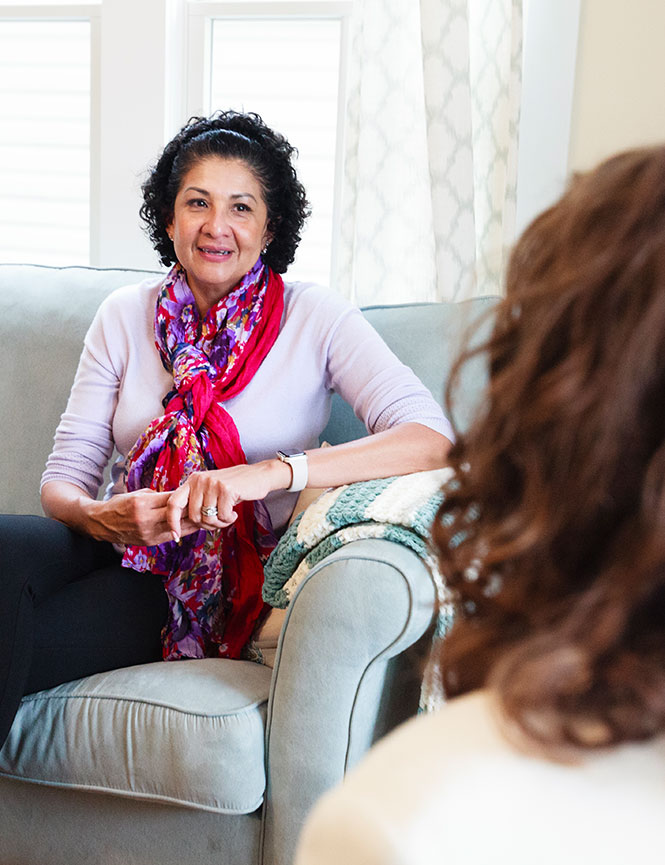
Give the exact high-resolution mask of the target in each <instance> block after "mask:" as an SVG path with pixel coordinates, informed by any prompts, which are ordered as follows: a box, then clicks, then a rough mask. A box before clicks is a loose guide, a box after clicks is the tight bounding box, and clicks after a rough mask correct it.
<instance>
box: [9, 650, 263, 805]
mask: <svg viewBox="0 0 665 865" xmlns="http://www.w3.org/2000/svg"><path fill="white" fill-rule="evenodd" d="M271 674H272V670H271V669H269V668H267V667H263V666H261V665H259V664H255V663H252V662H250V661H230V660H219V659H205V660H193V661H170V662H161V663H155V664H143V665H140V666H136V667H127V668H125V669H122V670H113V671H111V672H109V673H99V674H97V675H95V676H90V677H88V678H86V679H79V680H78V681H76V682H69V683H67V684H65V685H59V686H58V687H57V688H52V689H50V690H47V691H40V692H38V693H36V694H30V695H29V696H27V697H25V698H24V699H23V701H22V703H21V707H20V709H19V712H18V714H17V716H16V719H15V721H14V724H13V725H12V729H11V731H10V734H9V737H8V739H7V741H6V742H5V745H4V747H3V748H2V750H1V751H0V774H2V775H5V776H8V777H14V778H20V779H23V780H25V781H32V782H35V783H40V784H50V785H54V786H57V787H76V788H85V789H92V790H97V791H102V792H108V793H114V794H116V795H120V796H131V797H140V798H146V799H153V800H159V801H167V802H173V803H177V804H180V805H186V806H189V807H193V808H201V809H203V810H206V811H215V812H218V813H223V814H247V813H250V812H252V811H254V810H256V808H258V806H259V805H260V804H261V801H262V799H263V793H264V789H265V783H266V778H265V764H264V729H265V708H266V703H267V699H268V691H269V688H270V678H271Z"/></svg>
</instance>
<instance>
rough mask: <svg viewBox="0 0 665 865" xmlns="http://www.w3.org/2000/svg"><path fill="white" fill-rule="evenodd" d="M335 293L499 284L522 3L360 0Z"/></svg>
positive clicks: (424, 291)
mask: <svg viewBox="0 0 665 865" xmlns="http://www.w3.org/2000/svg"><path fill="white" fill-rule="evenodd" d="M351 27H352V37H351V50H350V59H349V87H348V98H347V117H346V132H345V135H346V150H345V178H344V196H343V205H342V229H341V231H342V233H341V248H340V258H339V270H338V286H337V287H338V289H339V291H341V292H342V293H343V294H346V295H347V296H349V297H350V298H351V299H352V300H354V301H355V302H356V303H358V304H360V305H365V304H371V303H403V302H407V301H408V302H410V301H429V300H460V299H463V298H467V297H473V296H477V295H483V294H497V293H499V292H500V291H501V282H502V274H503V269H504V261H505V254H506V249H507V247H509V246H510V244H511V243H512V241H513V232H514V222H515V192H516V183H517V176H516V175H517V144H518V140H517V139H518V125H519V104H520V85H521V66H522V0H355V3H354V9H353V14H352V24H351Z"/></svg>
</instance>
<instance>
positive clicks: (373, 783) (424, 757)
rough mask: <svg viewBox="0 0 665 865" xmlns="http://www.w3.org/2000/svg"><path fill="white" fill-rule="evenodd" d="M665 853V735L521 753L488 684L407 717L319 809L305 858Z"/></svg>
mask: <svg viewBox="0 0 665 865" xmlns="http://www.w3.org/2000/svg"><path fill="white" fill-rule="evenodd" d="M663 861H665V742H664V741H663V739H662V738H660V739H658V740H655V741H652V742H649V743H646V744H641V745H629V746H623V747H620V748H616V749H613V750H611V751H608V752H606V753H603V754H596V755H592V756H587V757H586V758H585V759H584V761H583V762H581V763H579V764H578V765H563V764H559V763H554V762H550V761H548V760H545V759H542V758H539V757H535V756H527V755H525V754H522V753H518V752H517V751H516V750H515V749H514V748H513V747H511V745H510V744H509V743H508V742H507V740H506V739H505V738H504V737H503V735H502V734H501V732H500V730H499V727H498V725H497V723H496V721H495V719H494V715H493V708H492V702H491V698H490V697H489V696H488V694H487V693H485V692H479V693H476V694H472V695H469V696H465V697H461V698H458V699H456V700H453V701H451V703H449V704H448V705H447V706H446V707H444V708H443V709H442V710H441V711H440V712H438V713H436V714H434V715H429V716H421V717H420V718H416V719H414V720H412V721H409V722H407V723H406V724H405V725H403V726H402V727H401V728H399V729H398V730H397V731H395V732H393V733H392V734H391V735H390V736H388V737H386V738H385V739H384V740H383V741H382V742H380V743H379V744H378V745H377V746H375V748H373V749H372V750H371V751H370V753H369V755H368V756H367V757H366V758H365V760H364V761H363V762H362V763H361V764H360V765H359V766H358V767H357V768H356V769H355V770H353V771H352V772H350V773H349V775H348V776H347V778H346V780H345V782H344V784H343V785H341V786H340V787H339V788H337V789H336V790H334V791H333V792H331V793H329V794H328V795H327V796H325V797H324V798H323V799H322V800H321V801H320V802H319V804H318V805H317V806H316V807H315V809H314V811H313V813H312V815H311V816H310V818H309V820H308V821H307V823H306V825H305V828H304V831H303V833H302V836H301V839H300V844H299V848H298V853H297V856H296V860H295V863H296V865H333V863H334V865H425V863H441V865H596V863H599V865H631V863H635V865H648V863H654V865H655V863H659V865H660V863H662V862H663Z"/></svg>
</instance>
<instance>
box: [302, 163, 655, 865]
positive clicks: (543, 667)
mask: <svg viewBox="0 0 665 865" xmlns="http://www.w3.org/2000/svg"><path fill="white" fill-rule="evenodd" d="M664 344H665V147H662V146H661V147H656V148H653V149H644V150H637V151H632V152H627V153H624V154H620V155H618V156H615V157H614V158H611V159H609V160H607V161H606V162H604V163H603V164H602V165H600V166H599V167H598V168H597V169H596V170H595V171H591V172H589V173H587V174H584V175H582V176H580V177H577V178H576V179H575V180H574V181H573V183H572V184H571V186H570V188H569V189H568V191H567V192H566V194H565V195H564V196H563V198H562V199H561V200H560V201H559V202H558V203H557V204H556V205H555V206H553V207H552V208H551V209H549V210H547V211H546V212H545V213H543V214H542V215H541V216H539V217H538V218H537V219H536V220H535V221H534V222H533V223H532V224H531V226H530V227H529V228H528V229H527V230H526V232H525V233H524V235H523V236H522V238H521V240H520V241H519V242H518V243H517V246H516V248H515V250H514V251H513V254H512V257H511V260H510V264H509V269H508V274H507V293H506V297H505V299H504V300H503V301H502V302H501V303H500V305H499V306H498V308H497V309H496V311H495V323H494V329H493V332H492V334H491V336H490V338H489V339H488V340H487V342H486V343H485V344H484V345H482V346H480V347H479V348H477V349H474V350H469V351H468V352H467V353H466V354H465V355H464V356H463V357H462V358H461V359H460V361H459V362H458V364H457V367H456V373H455V374H454V375H453V380H452V384H451V389H450V390H449V396H451V395H452V396H454V388H455V376H457V380H459V378H458V377H459V371H460V369H461V368H462V366H463V365H464V363H466V362H467V360H468V359H469V358H470V357H471V356H473V355H477V354H478V353H481V354H482V355H484V356H485V357H486V358H487V361H488V366H489V385H488V389H487V395H486V396H487V398H486V400H485V402H484V404H483V408H482V411H481V412H480V414H479V416H478V417H477V418H476V420H475V422H474V423H473V424H472V426H471V428H470V429H469V430H468V432H466V433H465V434H464V435H462V436H460V437H459V438H458V440H457V443H456V444H455V446H454V447H453V449H452V451H451V454H450V462H451V465H452V467H453V469H454V471H455V476H454V479H453V481H452V482H451V483H450V485H449V486H448V488H447V490H446V491H445V492H446V499H445V502H444V504H443V506H442V507H441V511H440V513H439V518H438V520H437V522H436V526H435V538H436V543H437V547H438V550H439V553H440V561H441V568H442V572H443V574H444V575H445V577H446V579H447V582H448V585H449V586H450V589H451V592H452V595H453V599H454V601H455V602H456V604H457V609H458V613H457V620H456V624H455V625H454V627H453V629H452V631H451V633H450V634H449V635H448V636H447V637H446V640H445V642H444V648H443V654H442V658H441V661H442V671H443V681H444V686H445V690H446V692H447V695H448V696H449V697H456V698H457V699H454V700H452V701H451V703H450V704H449V705H448V706H446V707H444V708H443V710H442V711H441V712H439V713H437V714H434V715H432V716H430V717H428V718H425V719H419V720H417V721H415V722H413V723H411V724H409V725H407V726H406V727H405V728H404V729H402V730H401V731H399V732H398V733H397V734H396V735H394V736H393V738H392V739H391V740H389V741H387V742H386V743H384V744H383V745H382V746H379V748H378V749H377V752H376V753H375V754H374V755H372V756H371V758H370V760H368V761H367V763H366V764H365V766H363V767H362V768H361V770H360V772H359V773H358V774H357V775H356V776H355V777H354V778H353V779H352V780H351V781H350V782H349V785H348V788H347V790H346V791H345V792H343V793H341V794H339V793H338V794H336V795H335V796H334V797H333V799H332V800H331V801H330V802H329V803H328V804H327V805H326V806H322V808H321V811H320V812H319V816H318V817H317V818H316V819H315V821H314V825H312V827H311V828H310V829H309V830H308V832H307V836H306V839H305V842H306V843H304V850H303V856H302V857H301V858H300V859H298V865H309V863H310V862H311V863H314V862H316V863H317V865H324V863H327V862H333V861H334V862H340V861H344V862H346V863H349V865H351V863H353V865H355V863H356V862H360V861H361V859H360V858H354V855H351V854H350V853H348V851H347V849H346V847H345V846H344V843H345V842H343V841H342V840H339V833H338V830H339V827H340V826H344V825H347V826H348V825H349V824H348V823H347V822H346V815H347V814H350V815H352V816H351V818H350V819H351V820H352V822H353V824H354V825H358V824H360V823H363V832H364V838H363V845H364V846H363V852H364V854H365V855H364V858H362V862H363V863H365V865H371V863H374V862H377V863H378V862H379V861H380V862H382V863H385V862H388V861H390V862H398V861H399V862H400V863H403V865H407V863H412V862H413V863H416V862H424V861H437V862H442V863H443V862H445V863H446V865H448V863H450V865H458V863H480V862H483V863H484V862H493V863H510V865H523V863H524V865H526V863H529V865H531V863H535V862H537V863H539V865H542V863H555V862H556V863H561V862H567V863H575V865H577V863H580V865H581V863H584V865H588V863H590V862H603V863H605V865H608V863H611V865H625V863H626V862H649V861H655V859H658V858H660V855H661V854H659V853H657V852H655V851H658V850H662V849H663V845H664V843H665V829H663V825H664V824H663V817H662V815H663V812H664V811H665V411H664V410H663V395H664V394H665V351H664V350H663V345H664ZM363 802H365V803H367V802H370V803H371V805H370V806H368V808H365V807H364V806H363V804H362V803H363ZM368 810H369V811H370V812H371V813H370V816H369V817H368V814H367V812H368ZM435 815H436V816H435ZM384 823H385V825H384ZM386 827H390V829H389V832H390V834H388V830H387V828H386ZM373 830H374V832H373ZM352 832H353V829H351V830H350V832H349V835H350V834H351V833H352ZM409 833H411V834H410V835H409ZM349 835H347V836H346V837H347V838H348V837H349ZM333 836H334V837H335V838H336V839H337V840H334V841H333V840H332V839H333ZM368 838H374V840H373V842H372V843H371V844H370V843H369V842H368V841H367V839H368ZM394 839H398V840H397V841H395V840H394ZM348 844H349V847H350V848H351V849H352V850H354V851H356V852H357V850H358V849H359V847H358V846H357V844H356V842H354V841H353V839H351V840H349V841H348ZM382 844H383V846H381V845H382ZM395 845H397V846H395ZM399 845H403V848H404V850H406V849H408V850H409V851H410V852H409V853H408V854H405V855H404V856H403V858H400V857H399V856H397V855H396V856H395V857H394V858H391V857H390V856H387V855H386V849H390V850H396V849H397V847H399ZM370 849H371V850H372V851H373V852H374V851H375V850H380V851H381V853H380V854H377V855H375V856H374V855H369V853H368V852H367V851H368V850H370ZM400 849H402V848H401V847H400ZM305 850H306V851H307V852H306V854H305ZM324 850H326V851H329V852H326V853H325V854H324V852H323V851H324ZM319 853H320V854H321V855H318V854H319Z"/></svg>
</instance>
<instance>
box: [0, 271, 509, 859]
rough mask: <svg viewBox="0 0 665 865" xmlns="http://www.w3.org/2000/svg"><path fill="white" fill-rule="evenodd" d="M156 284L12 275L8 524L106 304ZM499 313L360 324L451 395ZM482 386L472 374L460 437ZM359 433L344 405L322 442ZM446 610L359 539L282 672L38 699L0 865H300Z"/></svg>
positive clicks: (381, 312)
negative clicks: (324, 803)
mask: <svg viewBox="0 0 665 865" xmlns="http://www.w3.org/2000/svg"><path fill="white" fill-rule="evenodd" d="M145 275H146V274H145V273H144V272H137V271H126V270H96V269H91V268H81V267H72V268H50V267H41V266H32V265H0V297H1V298H2V315H1V316H0V345H1V346H2V355H3V365H4V371H3V375H2V376H1V377H0V405H2V415H1V420H0V423H1V425H2V443H3V447H2V454H1V457H0V459H1V461H2V485H1V489H0V512H4V513H34V514H40V513H41V508H40V504H39V496H38V487H39V478H40V475H41V472H42V469H43V465H44V461H45V458H46V456H47V455H48V453H49V451H50V448H51V442H52V436H53V431H54V429H55V426H56V424H57V421H58V418H59V415H60V413H61V411H62V410H63V408H64V405H65V402H66V399H67V394H68V391H69V387H70V384H71V381H72V378H73V374H74V370H75V368H76V363H77V360H78V355H79V353H80V349H81V343H82V339H83V335H84V333H85V330H86V328H87V326H88V324H89V322H90V320H91V318H92V316H93V314H94V311H95V309H96V308H97V306H98V305H99V303H100V301H101V300H102V298H103V297H104V296H105V295H106V294H107V293H108V292H109V291H111V290H112V289H113V288H115V287H117V286H120V285H123V284H127V283H130V282H137V281H139V280H140V279H142V278H143V277H144V276H145ZM492 302H493V299H490V298H486V299H479V300H474V301H469V302H465V303H461V304H425V305H411V306H409V305H407V306H401V307H386V308H380V307H374V308H372V309H368V310H367V311H366V315H367V317H368V318H369V319H370V321H371V322H372V323H373V324H374V325H375V326H376V327H377V329H378V330H379V331H380V332H381V333H382V334H383V336H384V338H385V339H386V341H387V342H388V343H389V344H390V345H391V346H392V347H393V349H394V350H395V351H396V352H397V354H398V355H399V356H400V357H401V358H402V359H403V360H404V361H405V362H406V363H408V364H409V365H411V366H412V367H413V368H414V369H415V370H416V372H417V373H418V374H419V375H420V376H421V377H422V379H423V380H424V381H425V383H426V384H427V385H428V386H429V387H430V389H431V390H432V392H433V393H434V394H435V395H436V396H437V398H440V397H441V395H442V392H443V382H444V380H445V378H446V376H447V373H448V370H449V366H450V362H451V359H452V357H453V355H454V354H455V352H456V351H457V348H458V345H459V342H460V336H461V334H462V333H463V332H464V331H465V329H466V326H467V324H468V323H469V322H470V320H471V319H473V318H475V317H476V316H477V315H478V314H479V313H480V312H482V310H483V309H485V308H487V307H489V306H491V304H492ZM482 379H483V370H482V367H481V366H480V365H479V364H476V365H475V366H474V365H472V366H471V367H470V369H469V370H468V374H467V376H466V378H465V380H464V386H463V388H462V392H461V394H460V397H461V398H460V403H459V417H458V420H459V422H460V423H461V424H462V425H464V423H465V422H466V420H467V417H468V414H469V411H470V410H471V408H472V405H473V403H474V401H475V400H476V399H477V397H478V394H479V392H480V388H481V385H482ZM363 433H364V430H363V429H362V428H361V427H360V425H359V423H358V421H357V420H356V419H355V418H354V416H353V414H352V412H351V410H350V408H349V407H348V406H347V405H346V404H344V403H342V401H341V400H337V401H336V402H334V405H333V412H332V416H331V420H330V424H329V426H328V428H327V430H326V432H325V437H326V438H327V439H328V441H331V442H333V443H335V442H338V441H343V440H347V439H349V438H351V437H353V436H357V435H360V434H363ZM1 581H2V574H0V585H1ZM433 602H434V588H433V584H432V581H431V578H430V576H429V574H428V571H427V570H426V568H425V567H424V565H423V563H422V562H421V560H420V559H419V558H417V556H416V555H415V554H414V553H412V552H411V551H409V550H407V549H405V548H402V547H399V546H397V545H396V544H393V543H391V542H388V541H385V540H365V541H358V542H354V543H352V544H350V545H348V546H347V547H345V548H344V549H343V550H339V551H337V552H336V553H335V554H333V555H331V556H330V557H329V558H328V559H326V560H324V561H323V562H322V563H320V564H319V565H318V566H317V567H315V568H314V569H313V570H312V571H311V572H310V573H309V575H308V577H307V579H306V580H305V582H304V583H303V584H302V585H301V587H300V588H299V590H298V593H297V595H296V597H295V599H294V601H293V602H292V604H291V606H290V608H289V612H288V615H287V617H286V622H285V625H284V628H283V630H282V636H281V639H280V645H279V648H278V654H277V660H276V666H275V669H274V672H273V671H271V670H270V669H268V668H266V667H262V666H259V665H257V664H253V663H250V662H247V661H227V660H204V661H190V662H185V663H156V664H150V665H143V666H138V667H131V668H127V669H123V670H117V671H113V672H111V673H105V674H100V675H96V676H92V677H90V678H88V679H83V680H80V681H78V682H73V683H70V684H66V685H62V686H60V687H58V688H54V689H52V690H50V691H43V692H40V693H38V694H35V695H30V696H28V697H26V698H25V699H24V701H23V703H22V706H21V709H20V711H19V714H18V716H17V718H16V721H15V723H14V726H13V728H12V731H11V733H10V737H9V739H8V740H7V742H6V744H5V746H4V748H3V749H2V751H0V862H1V863H2V865H27V863H30V865H79V863H80V865H84V863H85V865H94V863H100V865H120V863H122V865H139V863H140V865H155V863H160V865H176V863H177V865H182V863H188V865H197V863H206V865H208V863H210V865H213V863H214V865H254V863H259V862H260V863H263V865H288V863H290V862H291V859H292V853H293V849H294V846H295V841H296V838H297V835H298V832H299V829H300V826H301V825H302V823H303V820H304V818H305V816H306V814H307V812H308V810H309V808H310V807H311V805H312V804H313V802H314V800H315V799H316V798H317V797H318V796H319V795H320V794H321V793H322V792H323V791H324V790H326V789H327V788H329V787H330V786H332V785H333V784H335V783H336V782H338V781H339V780H340V779H341V778H342V776H343V774H344V772H345V770H346V769H347V767H349V766H350V765H352V764H353V763H355V762H356V761H357V760H358V759H359V757H360V756H361V755H362V754H363V753H364V752H365V751H366V749H367V748H368V747H369V746H370V745H371V743H372V742H373V741H374V740H375V739H377V738H378V737H379V736H381V735H382V734H383V733H385V732H386V731H387V730H389V729H390V728H391V727H393V726H394V725H395V724H396V723H398V722H399V721H401V720H402V719H404V718H405V717H407V716H409V715H411V714H412V713H413V712H414V711H415V710H416V706H417V699H418V691H419V679H420V670H421V658H422V656H423V652H424V651H425V650H426V647H427V645H428V642H429V634H428V629H429V628H430V625H431V621H432V611H433ZM0 603H1V597H0Z"/></svg>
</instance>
